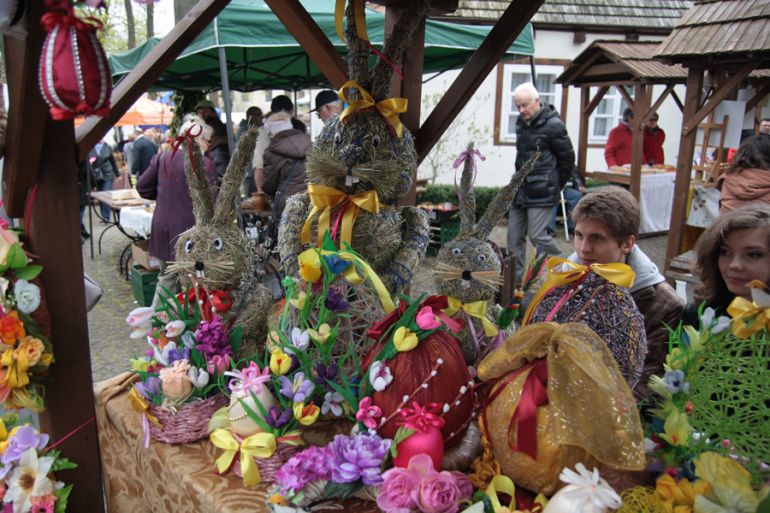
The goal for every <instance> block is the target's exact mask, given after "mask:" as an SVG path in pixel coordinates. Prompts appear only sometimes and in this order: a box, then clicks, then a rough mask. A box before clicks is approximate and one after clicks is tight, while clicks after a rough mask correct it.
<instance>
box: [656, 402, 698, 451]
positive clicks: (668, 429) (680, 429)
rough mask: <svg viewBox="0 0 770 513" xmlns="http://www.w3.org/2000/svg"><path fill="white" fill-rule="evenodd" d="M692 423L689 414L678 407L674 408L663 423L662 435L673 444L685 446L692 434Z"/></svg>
mask: <svg viewBox="0 0 770 513" xmlns="http://www.w3.org/2000/svg"><path fill="white" fill-rule="evenodd" d="M690 429H691V428H690V423H689V422H688V421H687V415H685V414H684V413H682V412H681V411H679V410H677V409H673V410H672V411H671V413H669V414H668V417H666V422H665V423H664V424H663V433H661V435H660V437H661V438H662V439H663V440H665V441H666V442H668V443H670V444H671V445H675V446H680V447H684V446H686V445H687V442H688V438H689V436H690Z"/></svg>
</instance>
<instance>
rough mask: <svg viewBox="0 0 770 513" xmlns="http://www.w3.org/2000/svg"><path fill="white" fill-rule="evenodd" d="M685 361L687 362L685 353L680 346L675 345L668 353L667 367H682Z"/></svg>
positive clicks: (674, 368)
mask: <svg viewBox="0 0 770 513" xmlns="http://www.w3.org/2000/svg"><path fill="white" fill-rule="evenodd" d="M685 363H687V362H686V358H685V354H684V353H683V352H682V350H681V349H679V348H678V347H675V348H674V349H672V350H671V352H670V353H668V354H667V355H666V365H665V367H666V369H673V370H676V369H681V368H683V367H684V365H685Z"/></svg>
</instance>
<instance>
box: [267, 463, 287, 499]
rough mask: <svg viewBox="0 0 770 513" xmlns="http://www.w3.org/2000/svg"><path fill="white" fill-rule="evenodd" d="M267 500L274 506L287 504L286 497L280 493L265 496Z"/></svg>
mask: <svg viewBox="0 0 770 513" xmlns="http://www.w3.org/2000/svg"><path fill="white" fill-rule="evenodd" d="M279 472H280V471H279ZM276 479H277V478H276ZM267 502H268V503H270V504H275V505H276V506H286V504H287V502H286V499H285V498H284V497H283V495H281V494H280V493H274V494H272V495H271V496H270V497H268V498H267Z"/></svg>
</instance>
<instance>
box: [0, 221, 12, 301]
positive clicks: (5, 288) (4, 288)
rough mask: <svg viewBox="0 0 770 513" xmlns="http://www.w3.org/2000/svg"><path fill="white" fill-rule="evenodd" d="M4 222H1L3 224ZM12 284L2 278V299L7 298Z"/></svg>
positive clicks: (0, 294) (0, 287) (0, 295)
mask: <svg viewBox="0 0 770 513" xmlns="http://www.w3.org/2000/svg"><path fill="white" fill-rule="evenodd" d="M1 222H2V221H0V223H1ZM10 284H11V282H10V281H8V280H7V279H5V278H3V277H2V276H0V297H3V298H4V297H5V295H6V294H7V293H8V286H9V285H10Z"/></svg>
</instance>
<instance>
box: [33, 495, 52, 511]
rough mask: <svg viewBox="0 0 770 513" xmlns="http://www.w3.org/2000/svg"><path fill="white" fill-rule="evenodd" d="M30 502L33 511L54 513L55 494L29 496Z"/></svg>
mask: <svg viewBox="0 0 770 513" xmlns="http://www.w3.org/2000/svg"><path fill="white" fill-rule="evenodd" d="M30 504H31V506H32V509H31V511H34V512H35V513H54V507H55V504H56V496H55V495H43V496H40V497H31V498H30Z"/></svg>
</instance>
